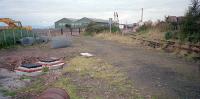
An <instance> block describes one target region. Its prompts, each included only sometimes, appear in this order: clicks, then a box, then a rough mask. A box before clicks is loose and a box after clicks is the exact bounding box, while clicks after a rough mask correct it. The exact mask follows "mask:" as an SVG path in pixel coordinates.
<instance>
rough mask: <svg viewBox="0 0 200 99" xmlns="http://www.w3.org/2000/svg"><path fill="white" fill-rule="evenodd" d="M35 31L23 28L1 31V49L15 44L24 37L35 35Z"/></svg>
mask: <svg viewBox="0 0 200 99" xmlns="http://www.w3.org/2000/svg"><path fill="white" fill-rule="evenodd" d="M33 36H34V35H33V33H32V32H30V31H26V30H21V29H7V30H1V31H0V49H1V48H8V47H11V46H14V45H15V44H16V41H18V40H20V39H21V38H23V37H33Z"/></svg>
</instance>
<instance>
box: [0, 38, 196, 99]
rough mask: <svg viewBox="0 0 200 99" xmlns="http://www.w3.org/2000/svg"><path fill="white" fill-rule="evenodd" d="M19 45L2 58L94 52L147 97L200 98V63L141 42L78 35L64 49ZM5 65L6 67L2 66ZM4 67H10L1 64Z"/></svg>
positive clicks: (162, 98) (2, 53)
mask: <svg viewBox="0 0 200 99" xmlns="http://www.w3.org/2000/svg"><path fill="white" fill-rule="evenodd" d="M38 47H39V46H34V47H30V48H19V49H10V50H2V51H1V52H0V58H1V61H2V58H4V57H8V56H10V57H13V56H36V57H38V56H57V57H60V56H61V57H66V56H67V57H69V58H70V57H73V56H76V55H79V53H80V52H90V53H92V54H94V55H95V56H96V57H100V58H101V59H103V60H105V61H106V62H108V63H111V64H113V65H114V66H117V67H119V68H120V69H121V70H122V71H124V72H126V73H127V75H128V78H129V79H130V80H131V81H133V82H134V86H135V88H136V89H138V90H139V91H140V92H141V94H142V95H144V96H145V97H150V96H151V97H158V99H198V98H200V85H199V83H200V72H199V71H198V70H199V66H198V64H195V63H192V62H186V61H185V60H183V59H180V58H176V57H175V56H174V55H170V54H167V53H164V52H162V51H156V50H150V49H146V48H143V47H140V46H138V45H132V46H128V45H124V44H119V43H116V42H112V41H103V40H97V39H94V38H91V37H81V38H79V37H76V38H74V41H73V46H72V47H68V48H62V49H49V48H38ZM2 66H4V67H2ZM0 68H8V67H7V66H6V67H5V65H3V64H0Z"/></svg>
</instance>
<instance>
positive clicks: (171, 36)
mask: <svg viewBox="0 0 200 99" xmlns="http://www.w3.org/2000/svg"><path fill="white" fill-rule="evenodd" d="M173 36H174V35H173V33H172V32H166V33H165V39H166V40H169V39H172V38H173Z"/></svg>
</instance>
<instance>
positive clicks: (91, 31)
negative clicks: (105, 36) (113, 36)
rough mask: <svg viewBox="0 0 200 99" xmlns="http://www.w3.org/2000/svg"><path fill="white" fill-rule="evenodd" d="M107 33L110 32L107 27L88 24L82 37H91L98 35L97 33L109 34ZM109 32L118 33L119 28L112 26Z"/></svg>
mask: <svg viewBox="0 0 200 99" xmlns="http://www.w3.org/2000/svg"><path fill="white" fill-rule="evenodd" d="M109 31H110V28H109V26H106V25H100V24H97V23H90V24H89V25H88V26H87V28H86V30H85V34H84V35H86V36H88V35H89V36H93V35H95V34H98V33H102V32H109ZM111 31H112V33H115V32H120V29H119V27H116V26H112V28H111Z"/></svg>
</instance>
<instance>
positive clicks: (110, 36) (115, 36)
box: [95, 33, 134, 44]
mask: <svg viewBox="0 0 200 99" xmlns="http://www.w3.org/2000/svg"><path fill="white" fill-rule="evenodd" d="M95 37H97V38H100V39H104V40H111V41H116V42H118V43H124V44H133V43H134V40H133V39H132V38H131V37H128V36H122V35H120V34H118V33H116V34H114V33H100V34H97V35H96V36H95Z"/></svg>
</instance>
